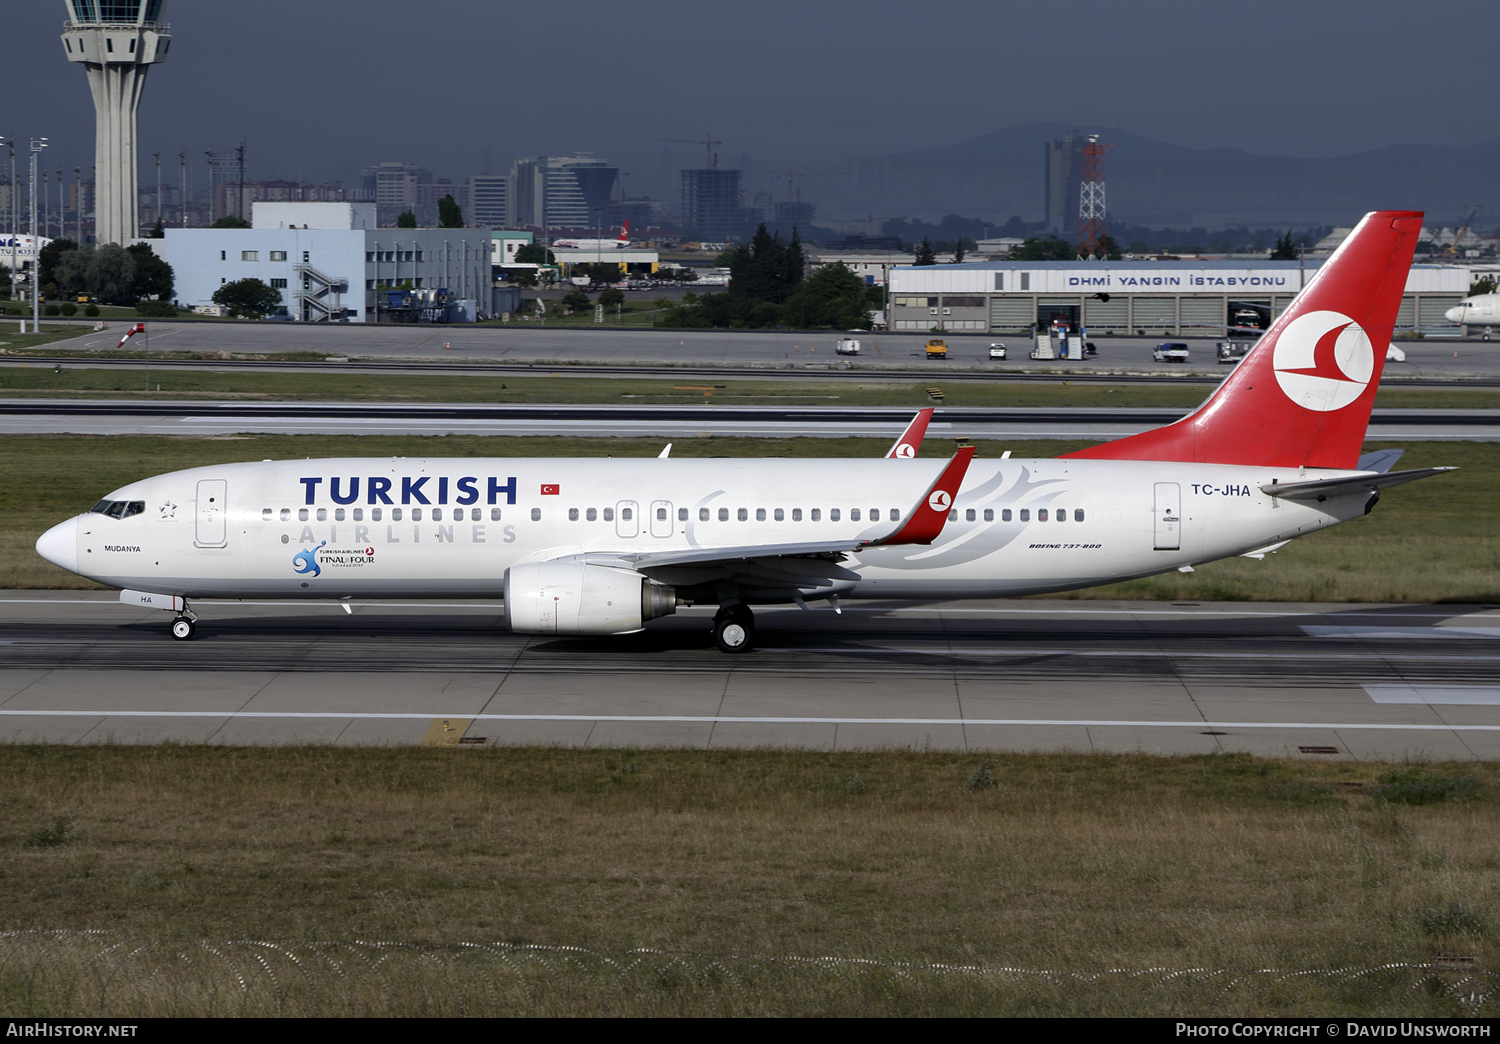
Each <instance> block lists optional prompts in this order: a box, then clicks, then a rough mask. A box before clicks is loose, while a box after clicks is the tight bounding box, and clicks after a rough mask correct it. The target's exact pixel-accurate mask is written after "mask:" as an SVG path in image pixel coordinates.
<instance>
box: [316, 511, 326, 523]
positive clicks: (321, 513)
mask: <svg viewBox="0 0 1500 1044" xmlns="http://www.w3.org/2000/svg"><path fill="white" fill-rule="evenodd" d="M318 521H319V522H327V521H328V509H327V508H318Z"/></svg>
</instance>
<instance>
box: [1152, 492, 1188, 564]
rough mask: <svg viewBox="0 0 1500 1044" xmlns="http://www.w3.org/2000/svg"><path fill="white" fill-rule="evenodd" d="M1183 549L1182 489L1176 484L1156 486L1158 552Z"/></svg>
mask: <svg viewBox="0 0 1500 1044" xmlns="http://www.w3.org/2000/svg"><path fill="white" fill-rule="evenodd" d="M1181 547H1182V487H1181V486H1180V485H1178V484H1177V483H1176V482H1158V483H1157V484H1156V550H1158V551H1177V550H1179V549H1180V548H1181Z"/></svg>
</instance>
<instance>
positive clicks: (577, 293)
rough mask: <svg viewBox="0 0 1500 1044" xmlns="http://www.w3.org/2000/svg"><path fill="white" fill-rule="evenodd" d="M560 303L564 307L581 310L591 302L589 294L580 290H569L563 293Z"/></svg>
mask: <svg viewBox="0 0 1500 1044" xmlns="http://www.w3.org/2000/svg"><path fill="white" fill-rule="evenodd" d="M562 303H563V307H564V308H567V309H571V310H572V311H574V312H581V311H583V310H584V309H585V308H587V307H589V305H591V304H593V302H592V301H590V300H589V295H588V294H586V293H584V292H583V291H582V290H570V291H569V292H568V293H566V294H564V295H563V299H562Z"/></svg>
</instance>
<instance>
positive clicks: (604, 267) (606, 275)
mask: <svg viewBox="0 0 1500 1044" xmlns="http://www.w3.org/2000/svg"><path fill="white" fill-rule="evenodd" d="M573 274H574V275H580V276H586V277H587V278H588V280H589V282H591V283H613V282H616V281H618V280H619V278H620V266H619V265H614V264H610V263H609V262H608V261H599V262H590V263H589V264H584V265H574V266H573Z"/></svg>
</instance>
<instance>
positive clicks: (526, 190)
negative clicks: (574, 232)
mask: <svg viewBox="0 0 1500 1044" xmlns="http://www.w3.org/2000/svg"><path fill="white" fill-rule="evenodd" d="M619 173H620V168H619V167H616V166H613V165H611V164H610V163H607V162H606V161H604V160H601V159H595V158H594V157H592V156H590V155H588V154H587V153H578V154H576V155H573V156H525V157H522V158H521V159H518V160H516V162H515V166H514V167H512V168H511V184H512V186H513V187H514V192H515V204H514V205H515V210H514V212H513V218H514V221H515V223H516V224H518V225H527V226H532V227H535V228H544V229H545V228H576V229H586V228H593V227H594V226H595V224H597V223H601V222H602V221H603V219H604V216H605V215H606V214H608V212H609V202H610V194H611V193H612V192H613V191H614V187H615V179H616V178H617V177H618V176H619Z"/></svg>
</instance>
